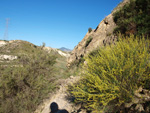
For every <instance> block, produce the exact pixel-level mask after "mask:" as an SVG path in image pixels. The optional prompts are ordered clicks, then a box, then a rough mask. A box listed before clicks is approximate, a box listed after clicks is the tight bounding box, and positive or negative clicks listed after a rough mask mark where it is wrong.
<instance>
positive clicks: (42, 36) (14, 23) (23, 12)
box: [0, 0, 122, 49]
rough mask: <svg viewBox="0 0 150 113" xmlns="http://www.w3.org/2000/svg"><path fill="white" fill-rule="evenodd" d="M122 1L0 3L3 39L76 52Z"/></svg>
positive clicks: (23, 0) (11, 0)
mask: <svg viewBox="0 0 150 113" xmlns="http://www.w3.org/2000/svg"><path fill="white" fill-rule="evenodd" d="M121 1H122V0H0V39H3V37H4V32H5V28H6V27H5V26H6V18H9V19H10V21H9V25H8V40H17V39H18V40H25V41H29V42H31V43H33V44H35V45H42V43H43V42H45V43H46V46H49V47H53V48H60V47H66V48H70V49H73V48H74V47H75V46H76V45H77V44H78V42H80V41H81V40H82V39H83V37H84V36H85V34H86V33H87V31H88V28H89V27H91V28H93V29H95V28H96V27H97V25H98V24H99V23H100V21H101V20H103V19H104V18H105V17H106V16H107V15H108V14H110V13H111V11H112V10H113V9H114V8H115V7H116V6H117V4H119V3H120V2H121Z"/></svg>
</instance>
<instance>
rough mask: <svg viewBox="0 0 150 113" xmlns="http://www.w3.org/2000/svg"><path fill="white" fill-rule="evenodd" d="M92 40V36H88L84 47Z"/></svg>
mask: <svg viewBox="0 0 150 113" xmlns="http://www.w3.org/2000/svg"><path fill="white" fill-rule="evenodd" d="M92 40H93V37H91V36H89V37H88V39H87V41H86V44H85V47H87V46H88V45H89V44H90V42H91V41H92Z"/></svg>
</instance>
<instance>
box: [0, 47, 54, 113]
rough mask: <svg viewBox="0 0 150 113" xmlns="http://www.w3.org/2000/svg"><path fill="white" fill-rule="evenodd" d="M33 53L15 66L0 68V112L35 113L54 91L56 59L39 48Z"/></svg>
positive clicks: (21, 55) (22, 55) (2, 66)
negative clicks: (45, 98) (47, 95)
mask: <svg viewBox="0 0 150 113" xmlns="http://www.w3.org/2000/svg"><path fill="white" fill-rule="evenodd" d="M31 49H32V48H31V46H30V50H31ZM30 50H29V51H30ZM31 52H32V53H30V54H26V53H25V52H22V53H21V54H20V55H19V56H18V59H17V61H16V62H18V63H17V64H15V65H0V113H10V112H11V113H31V112H32V111H34V110H35V109H36V107H37V105H38V104H39V103H40V102H41V101H42V100H43V98H44V97H45V96H46V94H47V93H49V92H50V91H52V90H53V89H54V87H55V85H54V83H53V81H54V77H53V76H54V74H53V71H54V66H53V65H54V64H55V59H56V58H55V57H54V56H51V55H50V54H48V53H46V52H45V51H43V50H41V49H39V48H35V49H34V50H33V51H31ZM28 53H29V52H28Z"/></svg>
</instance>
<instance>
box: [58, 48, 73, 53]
mask: <svg viewBox="0 0 150 113" xmlns="http://www.w3.org/2000/svg"><path fill="white" fill-rule="evenodd" d="M59 49H60V50H62V51H65V52H70V51H72V50H71V49H68V48H65V47H61V48H59Z"/></svg>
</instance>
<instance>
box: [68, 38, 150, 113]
mask: <svg viewBox="0 0 150 113" xmlns="http://www.w3.org/2000/svg"><path fill="white" fill-rule="evenodd" d="M119 38H120V39H119V42H116V44H115V45H111V46H106V47H104V48H100V49H98V50H96V51H93V52H92V53H90V55H89V56H88V57H87V58H86V65H84V67H83V70H84V71H82V72H81V75H82V77H83V79H82V80H81V81H80V82H79V83H77V84H75V85H74V86H72V87H71V88H70V92H71V94H72V96H74V97H75V102H78V103H83V105H84V107H85V108H86V109H87V110H89V111H94V113H95V112H96V113H99V112H106V113H107V112H112V113H116V112H117V113H120V112H123V113H127V112H130V113H131V112H132V113H137V112H145V113H148V112H150V87H149V86H150V48H149V47H150V40H149V39H144V37H143V38H142V39H140V38H139V37H137V38H136V39H134V35H132V36H130V37H126V38H125V37H122V36H119Z"/></svg>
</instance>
